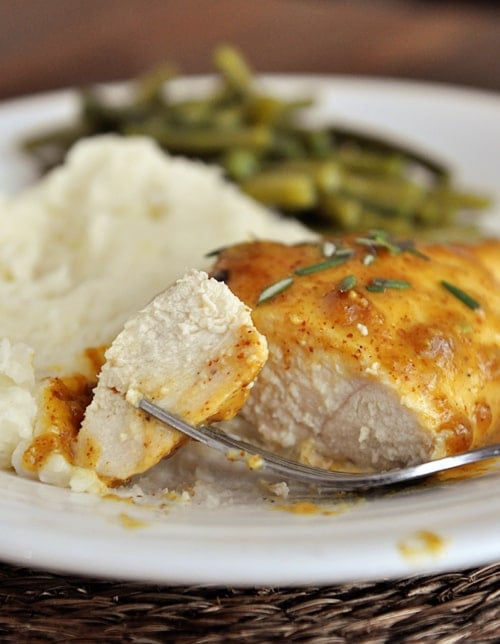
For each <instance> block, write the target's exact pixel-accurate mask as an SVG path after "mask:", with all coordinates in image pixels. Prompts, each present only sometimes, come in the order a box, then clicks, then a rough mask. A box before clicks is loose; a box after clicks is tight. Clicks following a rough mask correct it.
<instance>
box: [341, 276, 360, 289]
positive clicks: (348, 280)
mask: <svg viewBox="0 0 500 644" xmlns="http://www.w3.org/2000/svg"><path fill="white" fill-rule="evenodd" d="M356 282H357V279H356V275H346V276H345V277H344V279H343V280H342V281H341V282H340V284H339V291H340V292H341V293H347V291H350V290H351V289H353V288H354V287H355V286H356Z"/></svg>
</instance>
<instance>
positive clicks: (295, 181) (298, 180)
mask: <svg viewBox="0 0 500 644" xmlns="http://www.w3.org/2000/svg"><path fill="white" fill-rule="evenodd" d="M241 188H242V189H243V191H244V192H246V193H247V194H248V195H250V196H251V197H253V198H254V199H257V201H260V202H262V203H264V204H266V205H268V206H274V207H276V208H283V209H285V210H290V211H300V210H308V209H310V208H314V207H315V206H316V205H317V202H318V194H317V191H316V189H315V186H314V181H313V180H312V178H311V177H310V176H309V175H308V174H306V173H301V172H282V171H274V172H272V171H268V172H261V173H259V174H256V175H254V176H253V177H251V178H250V179H247V180H245V181H243V182H242V183H241Z"/></svg>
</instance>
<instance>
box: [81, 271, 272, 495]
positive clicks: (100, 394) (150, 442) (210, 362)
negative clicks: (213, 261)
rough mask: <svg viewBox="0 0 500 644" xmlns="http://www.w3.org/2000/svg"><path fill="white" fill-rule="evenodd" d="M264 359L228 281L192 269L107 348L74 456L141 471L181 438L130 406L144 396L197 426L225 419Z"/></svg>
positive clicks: (100, 469)
mask: <svg viewBox="0 0 500 644" xmlns="http://www.w3.org/2000/svg"><path fill="white" fill-rule="evenodd" d="M266 359H267V343H266V340H265V338H264V337H263V336H262V335H261V334H260V333H259V332H258V331H257V330H256V328H255V327H254V325H253V322H252V319H251V315H250V309H249V308H248V307H247V306H245V305H244V304H243V303H242V302H241V301H240V300H238V298H237V297H236V296H234V295H233V294H232V293H231V291H230V290H229V289H228V288H227V286H226V285H224V284H222V283H220V282H218V281H216V280H214V279H210V278H209V277H208V276H207V275H206V274H205V273H203V272H201V271H195V270H192V271H190V272H188V273H187V274H186V275H185V276H184V277H183V278H182V279H180V280H178V281H177V282H176V283H175V284H174V285H173V286H172V287H170V288H169V289H167V290H166V291H164V292H163V293H161V294H160V295H158V296H157V297H156V298H155V299H153V300H152V302H151V303H150V304H148V305H147V306H146V307H145V308H144V309H143V310H142V311H140V312H139V313H137V315H135V316H133V317H131V318H130V319H129V320H128V321H127V323H126V324H125V327H124V329H123V331H122V332H121V333H120V334H119V335H118V336H117V337H116V339H115V340H114V342H113V343H112V344H111V346H110V347H109V349H108V350H107V351H106V354H105V360H106V361H105V363H104V365H103V367H102V370H101V373H100V375H99V380H98V384H97V387H96V389H95V390H94V397H93V400H92V402H91V404H90V405H89V406H88V407H87V410H86V413H85V417H84V420H83V423H82V426H81V429H80V432H79V434H78V437H77V441H76V446H75V461H76V464H77V465H80V466H83V467H87V468H89V467H90V468H92V469H95V470H96V472H97V474H98V475H99V476H100V477H101V478H103V479H104V480H106V481H107V482H109V483H116V482H120V481H124V480H127V479H129V478H130V477H132V476H133V475H135V474H139V473H141V472H144V471H145V470H147V469H149V468H150V467H152V466H153V465H155V464H156V463H157V462H158V461H160V460H161V459H162V458H164V457H166V456H169V455H171V454H172V453H173V452H174V451H175V450H176V449H177V448H178V447H180V446H181V445H182V444H183V443H184V442H185V441H186V437H185V436H184V435H183V434H181V433H180V432H178V431H176V430H174V429H169V428H168V427H165V425H163V424H161V423H159V422H158V421H156V420H154V419H153V418H152V417H150V416H149V415H148V414H145V413H144V412H143V411H141V410H139V409H137V408H136V407H134V406H133V404H138V402H139V400H140V399H141V398H142V397H145V398H148V399H149V400H151V401H152V402H154V403H156V404H158V405H159V406H161V407H164V408H165V409H168V410H169V411H171V412H172V413H174V414H176V415H177V416H180V417H182V418H183V419H185V420H187V421H188V422H190V423H192V424H194V425H196V424H200V423H202V422H211V421H215V420H225V419H228V418H231V417H233V416H234V415H235V414H236V413H237V412H238V411H239V409H240V408H241V406H242V405H243V404H244V402H245V400H246V399H247V397H248V395H249V393H250V389H251V387H252V384H253V382H254V380H255V378H256V377H257V374H258V373H259V371H260V370H261V368H262V366H263V364H264V362H265V361H266ZM130 403H132V404H130Z"/></svg>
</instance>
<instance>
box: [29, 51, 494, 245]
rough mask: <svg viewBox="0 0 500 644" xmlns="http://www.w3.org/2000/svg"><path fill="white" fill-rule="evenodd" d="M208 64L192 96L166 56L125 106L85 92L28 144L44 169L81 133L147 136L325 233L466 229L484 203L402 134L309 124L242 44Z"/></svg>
mask: <svg viewBox="0 0 500 644" xmlns="http://www.w3.org/2000/svg"><path fill="white" fill-rule="evenodd" d="M213 62H214V65H215V68H216V70H217V71H218V72H219V79H218V80H219V82H218V84H217V85H216V87H215V89H214V90H212V91H210V92H207V94H206V95H204V96H202V97H199V98H196V99H190V100H182V101H179V100H175V98H174V96H173V94H172V93H171V92H170V91H169V89H170V82H171V79H173V78H174V77H175V75H176V71H175V70H174V68H173V67H172V66H171V65H163V66H161V67H159V68H158V69H156V70H153V71H152V72H149V73H147V74H145V75H143V76H141V77H139V78H138V79H137V80H136V81H135V82H134V83H133V85H132V91H131V97H130V99H129V100H125V101H123V102H122V103H120V104H116V102H114V103H112V102H110V101H108V100H107V99H106V97H105V95H103V93H102V92H100V91H96V90H95V89H85V90H82V91H81V93H80V117H79V120H78V122H77V123H75V126H74V127H70V128H61V129H59V130H56V131H53V132H49V133H47V134H42V135H40V136H36V137H33V138H31V139H28V140H26V141H25V142H24V144H23V147H24V149H25V150H26V151H28V153H29V154H31V155H32V156H33V157H35V158H36V159H37V160H38V162H39V163H40V166H41V167H42V168H43V169H44V170H45V169H47V168H49V167H51V166H53V165H54V164H57V163H59V162H61V161H62V160H63V158H64V155H65V153H66V151H67V150H68V149H69V148H70V147H71V146H72V145H73V144H74V143H75V142H76V141H77V140H78V139H79V138H81V137H83V136H91V135H93V134H100V133H103V132H118V133H120V134H123V135H134V134H140V135H145V136H149V137H152V138H153V139H155V140H156V141H157V142H158V144H159V145H161V146H162V147H163V148H164V149H165V150H167V151H168V152H169V153H171V154H181V155H185V156H189V157H195V158H200V159H203V160H206V161H209V162H211V163H213V162H215V163H219V164H220V165H221V166H222V167H223V168H224V170H225V172H226V175H227V177H228V178H229V179H231V180H233V181H234V182H236V183H237V184H239V185H240V187H241V188H242V189H243V190H244V191H245V192H247V193H248V194H250V195H252V196H253V197H254V198H255V199H257V200H260V201H262V202H263V203H265V204H268V205H271V206H273V207H275V208H279V209H280V210H282V211H283V212H285V213H290V214H292V215H294V216H298V217H300V219H301V220H302V221H303V222H304V223H306V224H308V225H309V226H311V227H312V228H317V229H318V230H321V231H325V229H326V230H327V231H328V232H337V231H339V230H355V229H363V228H386V229H388V230H391V231H393V232H399V231H403V232H404V233H405V234H406V233H408V234H412V233H413V234H418V235H419V234H420V232H421V231H424V232H425V231H426V230H434V231H438V230H442V229H446V230H448V229H450V228H453V227H455V226H456V227H459V226H460V227H464V225H465V224H464V223H463V222H462V218H459V215H461V214H462V213H463V212H464V211H467V212H468V213H474V211H478V210H481V209H484V208H485V207H487V206H488V205H489V200H488V199H487V198H486V197H484V196H483V195H478V194H475V193H469V192H464V191H463V190H459V189H457V187H456V186H455V184H454V182H453V180H452V179H453V178H452V176H451V175H450V172H449V170H448V168H447V167H446V166H445V165H443V164H442V163H441V162H439V161H436V160H435V159H433V158H431V157H430V156H429V155H427V154H426V153H425V152H422V151H420V150H416V149H414V148H413V147H412V146H409V145H407V144H406V143H405V142H401V141H394V140H390V139H389V138H385V137H382V136H380V135H378V134H376V133H375V134H373V133H370V132H363V131H356V130H352V129H348V128H345V127H341V126H339V125H338V124H334V125H333V126H332V127H330V126H328V127H323V128H321V129H309V128H306V127H304V126H302V125H301V124H300V121H299V118H298V117H299V116H300V111H301V110H302V109H303V108H304V107H308V106H309V105H311V99H310V97H308V96H304V97H299V98H297V99H293V100H284V99H281V98H280V97H278V96H274V95H272V94H270V93H269V92H266V93H263V92H262V91H261V90H260V89H259V88H258V85H257V83H256V82H255V78H254V74H253V71H252V69H251V67H250V66H249V65H248V63H247V61H246V60H245V59H244V57H243V56H242V55H241V54H240V52H239V51H237V50H236V49H235V48H233V47H231V46H229V45H223V46H221V47H218V48H217V49H216V50H215V52H214V55H213ZM466 221H467V220H466ZM467 223H468V222H467Z"/></svg>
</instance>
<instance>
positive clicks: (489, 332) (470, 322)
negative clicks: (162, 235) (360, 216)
mask: <svg viewBox="0 0 500 644" xmlns="http://www.w3.org/2000/svg"><path fill="white" fill-rule="evenodd" d="M334 250H335V252H334ZM332 253H333V254H332ZM325 254H326V255H327V256H326V257H325ZM499 263H500V241H494V242H485V244H484V245H483V246H481V245H478V246H476V247H473V248H469V247H467V246H463V245H462V246H460V245H454V246H453V245H449V246H447V245H429V246H425V247H420V246H418V247H415V246H414V245H412V244H411V243H406V244H396V243H394V242H391V241H390V240H389V238H388V237H387V236H386V235H384V234H381V233H377V234H373V235H370V236H369V237H367V238H355V237H348V238H345V239H343V240H337V241H336V242H335V246H334V245H332V243H331V242H327V243H326V244H323V243H316V244H312V243H308V244H303V245H295V246H287V245H284V244H279V243H272V242H254V243H245V244H241V245H237V246H233V247H230V248H228V249H225V250H223V251H222V252H221V253H220V255H219V257H218V260H217V262H216V264H215V266H214V268H213V275H214V276H216V277H217V278H218V279H223V280H224V281H225V282H226V283H227V284H228V286H229V287H230V289H231V290H232V291H233V293H235V294H236V295H237V296H238V297H239V298H241V299H242V300H243V301H244V302H245V303H246V304H247V305H249V306H250V307H252V308H253V312H252V317H253V320H254V322H255V325H256V327H257V328H258V330H259V331H260V332H261V333H263V334H264V335H265V336H266V338H267V341H268V345H269V359H268V361H267V363H266V365H265V367H264V369H263V370H262V373H261V375H260V376H259V378H258V380H257V382H256V384H255V387H254V388H253V389H252V393H251V396H250V398H249V400H248V402H247V404H246V405H245V407H244V409H243V410H242V414H243V415H244V416H245V417H246V418H247V419H248V420H249V421H250V422H251V423H252V424H254V425H255V427H256V428H257V429H258V431H259V433H260V436H261V438H262V441H263V442H264V444H265V445H267V446H268V447H271V448H273V449H278V450H280V451H282V452H284V453H287V454H288V455H290V456H292V457H295V458H298V459H299V460H301V461H303V462H307V463H311V464H315V465H320V466H326V467H332V466H334V465H338V464H349V465H354V466H356V467H361V468H374V469H384V468H388V467H392V466H400V465H407V464H414V463H418V462H421V461H425V460H427V459H430V458H436V457H440V456H444V455H446V454H451V453H455V452H459V451H462V450H466V449H468V448H471V447H475V446H478V445H481V444H483V443H486V442H489V441H492V440H494V439H498V438H500V283H499V282H498V281H497V279H496V278H495V277H494V273H495V272H496V274H497V275H498V274H499V271H498V268H499ZM488 264H489V265H488ZM304 269H305V270H304ZM270 285H274V286H273V287H272V288H271V289H269V290H268V287H269V286H270ZM273 293H274V295H273ZM266 296H267V298H268V299H267V300H266ZM259 299H260V301H259Z"/></svg>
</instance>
